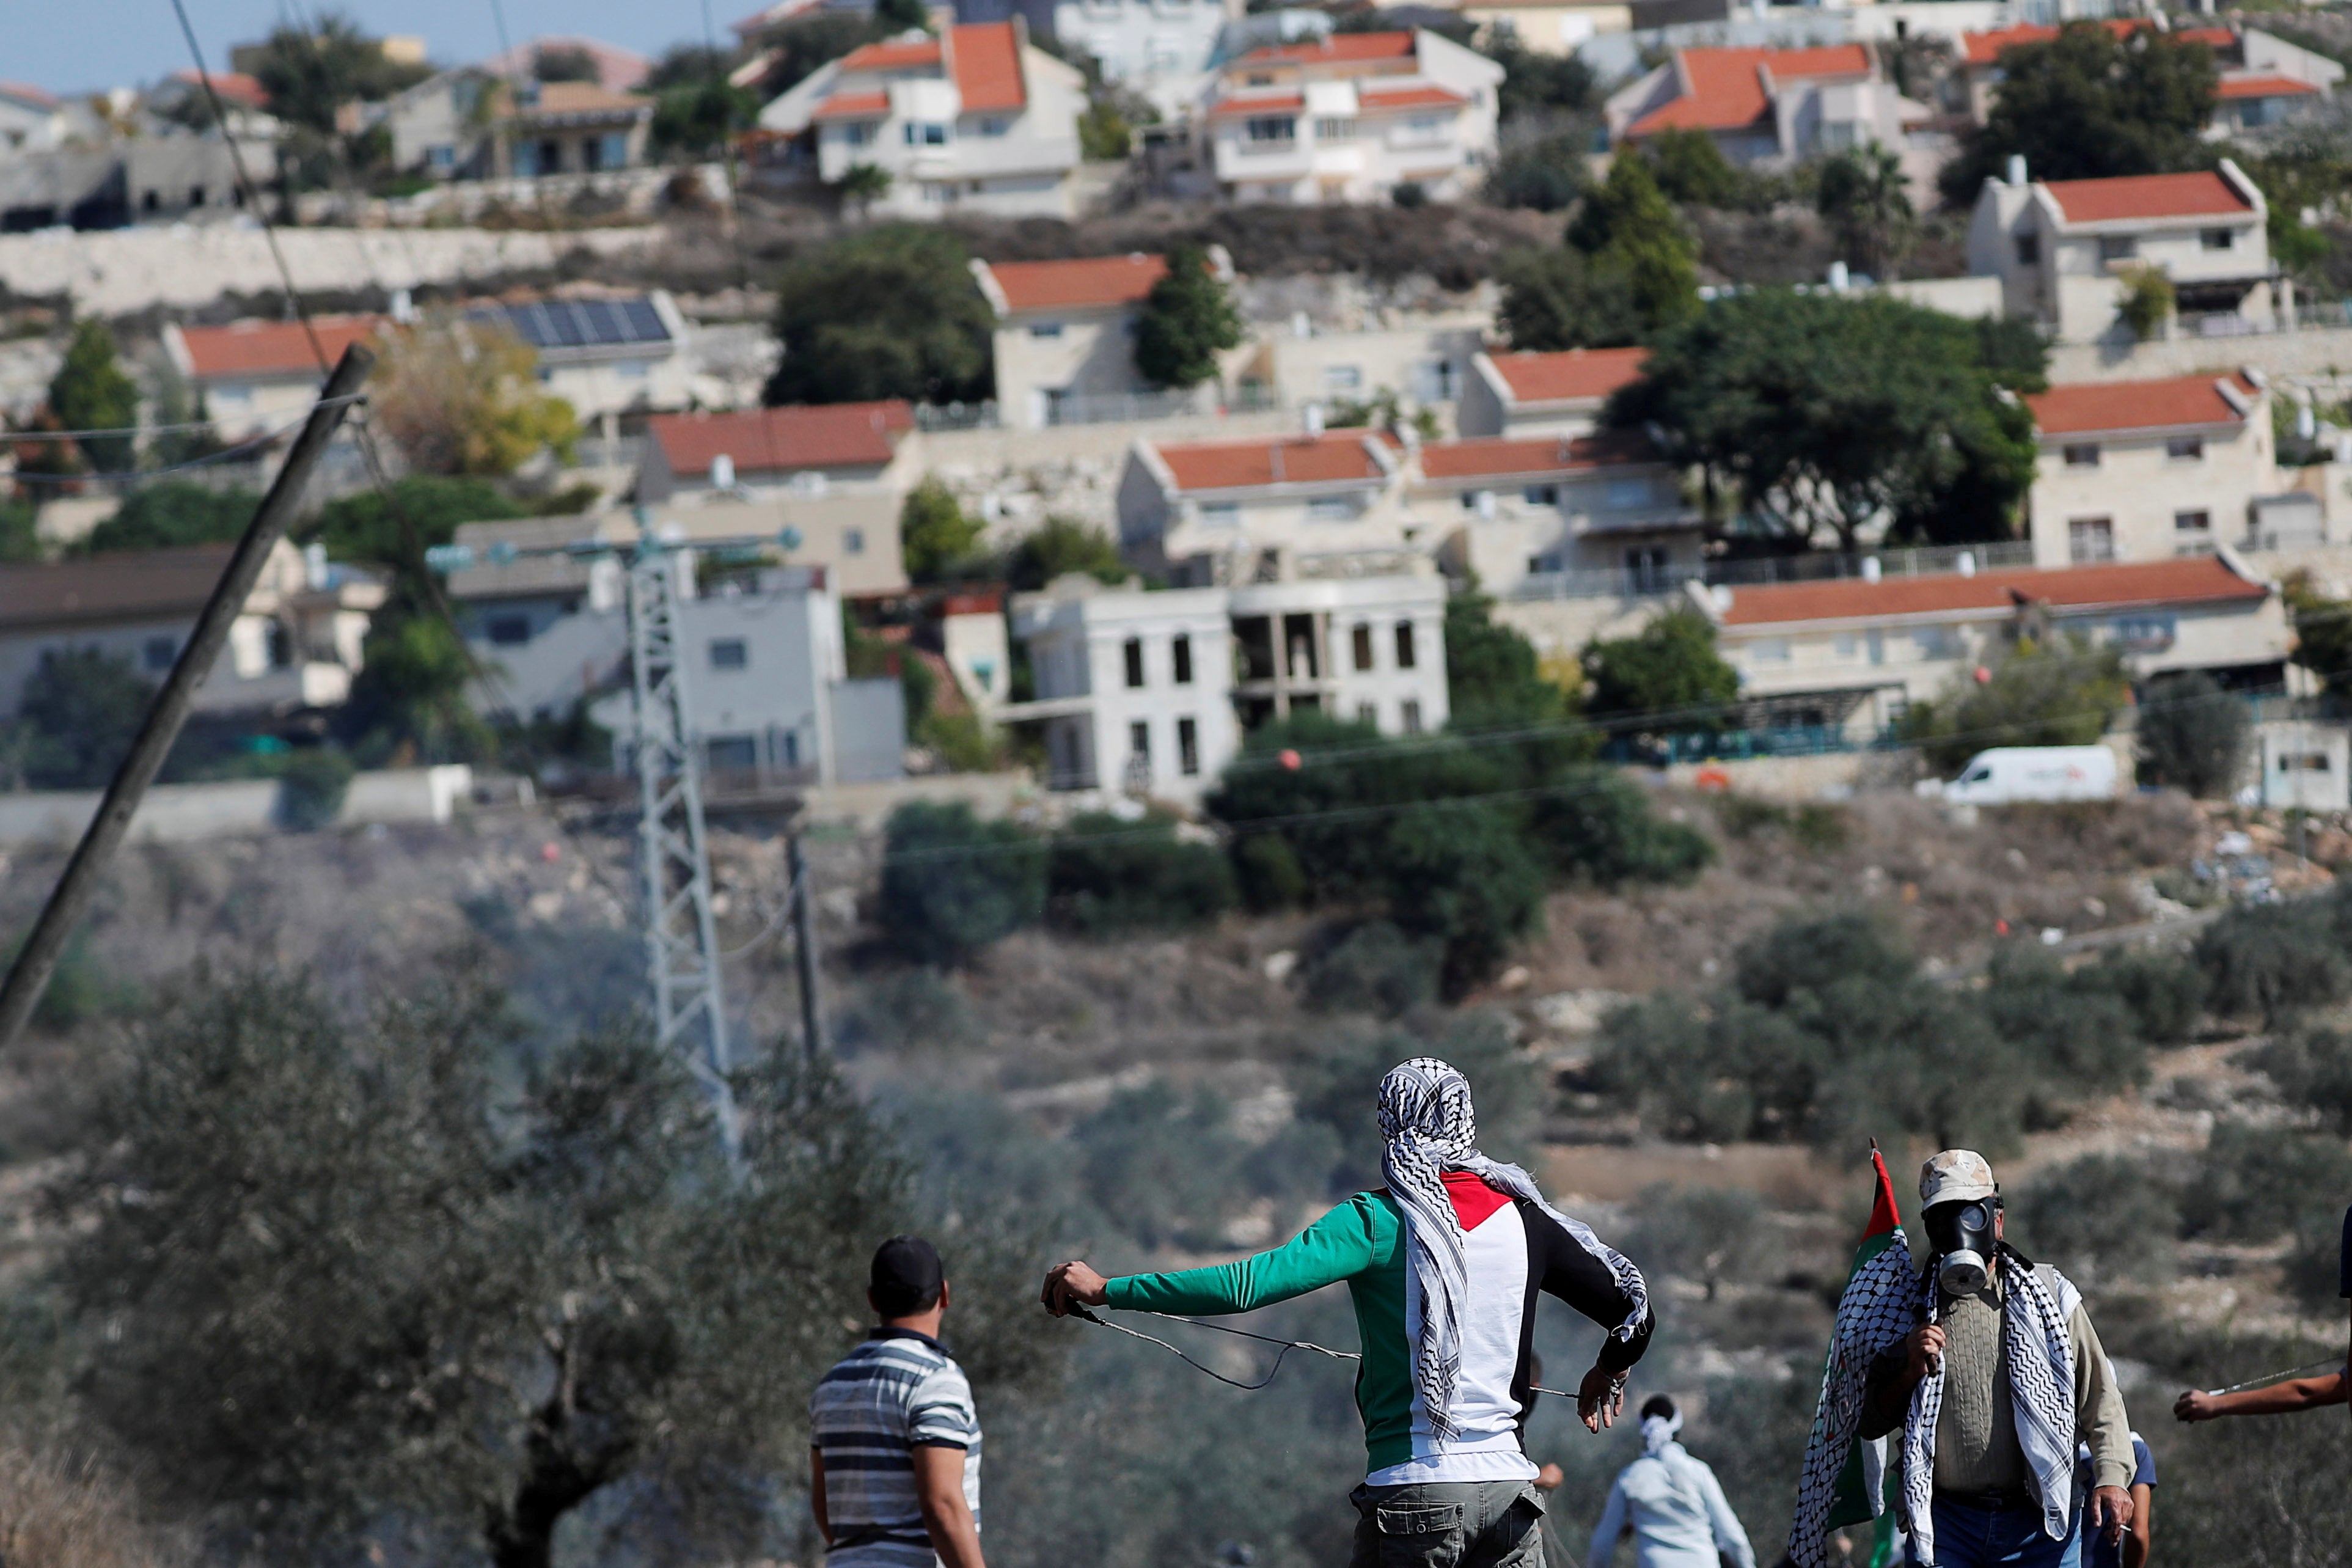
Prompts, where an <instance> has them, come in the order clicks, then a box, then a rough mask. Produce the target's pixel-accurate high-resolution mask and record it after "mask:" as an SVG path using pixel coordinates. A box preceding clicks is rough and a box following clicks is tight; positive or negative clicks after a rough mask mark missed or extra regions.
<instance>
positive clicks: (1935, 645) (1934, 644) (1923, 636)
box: [1911, 626, 1960, 658]
mask: <svg viewBox="0 0 2352 1568" xmlns="http://www.w3.org/2000/svg"><path fill="white" fill-rule="evenodd" d="M1959 643H1960V638H1959V634H1958V632H1955V631H1954V630H1953V629H1952V628H1951V627H1949V626H1922V627H1920V628H1919V629H1918V630H1917V631H1915V632H1913V633H1912V634H1911V651H1912V652H1913V653H1914V654H1916V655H1917V656H1918V657H1919V658H1959V656H1960V647H1959Z"/></svg>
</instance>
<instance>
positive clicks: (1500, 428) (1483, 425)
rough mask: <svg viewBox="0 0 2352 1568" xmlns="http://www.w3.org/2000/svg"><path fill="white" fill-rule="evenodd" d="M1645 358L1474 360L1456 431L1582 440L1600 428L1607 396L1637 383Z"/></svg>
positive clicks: (1490, 356) (1580, 353)
mask: <svg viewBox="0 0 2352 1568" xmlns="http://www.w3.org/2000/svg"><path fill="white" fill-rule="evenodd" d="M1649 353H1650V351H1649V350H1647V349H1642V348H1631V349H1569V350H1567V351H1565V352H1562V353H1479V354H1476V355H1475V356H1473V358H1472V359H1471V362H1470V371H1471V374H1470V376H1469V379H1468V380H1467V381H1465V383H1464V384H1463V387H1462V401H1461V404H1460V405H1459V406H1458V407H1457V408H1456V409H1455V411H1454V422H1455V425H1456V426H1458V427H1459V428H1460V430H1461V432H1462V434H1463V435H1464V436H1465V437H1473V436H1518V437H1525V436H1582V435H1585V434H1587V433H1589V432H1591V430H1592V429H1594V428H1595V427H1596V426H1599V424H1600V423H1601V409H1602V408H1603V407H1604V406H1606V405H1607V404H1608V402H1609V395H1610V394H1611V393H1613V392H1615V391H1616V390H1617V389H1618V388H1619V387H1621V386H1624V385H1627V384H1631V383H1633V382H1634V381H1636V380H1639V379H1640V377H1641V374H1642V363H1643V361H1644V360H1646V359H1647V358H1649Z"/></svg>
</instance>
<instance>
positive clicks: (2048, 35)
mask: <svg viewBox="0 0 2352 1568" xmlns="http://www.w3.org/2000/svg"><path fill="white" fill-rule="evenodd" d="M2100 25H2101V26H2104V27H2105V28H2106V30H2107V31H2108V32H2110V33H2113V34H2114V35H2115V36H2116V37H2118V38H2126V37H2130V36H2131V35H2132V34H2134V33H2136V32H2138V31H2139V30H2140V29H2141V28H2143V27H2146V26H2150V24H2149V23H2147V21H2145V20H2142V19H2140V18H2137V17H2123V16H2116V17H2110V18H2109V19H2108V20H2106V21H2105V22H2103V23H2101V24H2100ZM2057 36H2058V29H2057V28H2055V27H2045V26H2041V25H2040V24H2039V23H2034V22H2021V23H2019V24H2018V25H2017V26H2014V27H1995V28H1994V29H1992V30H1991V31H1990V32H1986V33H1962V34H1961V35H1960V58H1961V62H1962V63H1963V64H1966V65H1972V66H1989V65H1991V64H1992V63H1993V62H1995V61H1996V60H1998V59H2000V52H2001V50H2003V49H2009V48H2014V47H2017V46H2018V45H2020V44H2046V43H2049V42H2050V41H2051V40H2052V39H2053V38H2055V37H2057ZM2173 36H2174V37H2179V36H2180V35H2179V34H2175V35H2173Z"/></svg>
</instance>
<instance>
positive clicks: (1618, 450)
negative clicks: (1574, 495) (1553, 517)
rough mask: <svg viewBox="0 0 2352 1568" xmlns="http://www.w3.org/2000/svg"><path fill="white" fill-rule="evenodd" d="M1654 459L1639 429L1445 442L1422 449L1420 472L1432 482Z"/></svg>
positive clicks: (1641, 461) (1655, 458)
mask: <svg viewBox="0 0 2352 1568" xmlns="http://www.w3.org/2000/svg"><path fill="white" fill-rule="evenodd" d="M1657 460H1658V458H1657V453H1656V452H1655V451H1654V449H1652V447H1651V446H1650V442H1649V437H1645V436H1643V434H1642V433H1641V432H1640V431H1638V430H1605V431H1601V432H1599V433H1597V434H1595V435H1591V436H1579V437H1574V438H1573V439H1570V438H1565V437H1558V436H1552V437H1543V438H1540V439H1535V440H1525V439H1516V440H1515V439H1509V438H1505V437H1496V438H1491V439H1486V440H1476V441H1444V442H1439V443H1436V444H1434V445H1432V446H1427V447H1423V448H1422V449H1421V471H1422V473H1423V475H1425V476H1426V477H1428V478H1430V479H1494V478H1499V477H1501V476H1503V475H1518V474H1561V473H1570V472H1573V471H1574V470H1576V469H1579V468H1622V467H1624V466H1625V465H1628V464H1633V463H1654V462H1656V461H1657Z"/></svg>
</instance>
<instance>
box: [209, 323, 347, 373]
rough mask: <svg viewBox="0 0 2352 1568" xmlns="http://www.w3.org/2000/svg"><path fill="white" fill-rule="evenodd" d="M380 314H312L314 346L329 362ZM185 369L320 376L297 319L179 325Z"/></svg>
mask: <svg viewBox="0 0 2352 1568" xmlns="http://www.w3.org/2000/svg"><path fill="white" fill-rule="evenodd" d="M386 320H387V319H386V318H385V317H383V316H313V317H311V318H310V322H311V325H312V326H314V327H316V328H317V329H318V332H319V346H320V349H323V350H324V351H325V352H326V355H327V363H329V364H332V363H335V361H336V360H337V359H339V358H341V355H342V352H343V351H344V350H345V349H347V348H349V347H350V346H351V345H352V344H353V343H355V342H360V341H362V340H363V339H366V338H371V337H373V336H374V335H375V334H376V333H377V332H379V331H383V327H384V326H385V324H386ZM180 336H181V339H182V341H184V342H185V343H186V344H187V345H188V364H189V374H192V375H194V376H195V377H196V378H197V379H198V380H200V381H202V380H211V379H215V378H219V377H235V376H257V375H304V376H323V375H324V374H326V373H325V372H324V371H321V370H320V368H319V356H318V354H317V353H314V352H313V351H312V350H311V347H310V334H309V333H307V332H305V331H303V330H302V327H301V323H300V322H299V321H232V322H230V323H229V324H228V325H227V326H226V327H182V328H181V329H180Z"/></svg>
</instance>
